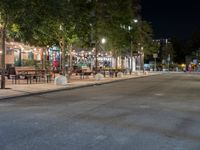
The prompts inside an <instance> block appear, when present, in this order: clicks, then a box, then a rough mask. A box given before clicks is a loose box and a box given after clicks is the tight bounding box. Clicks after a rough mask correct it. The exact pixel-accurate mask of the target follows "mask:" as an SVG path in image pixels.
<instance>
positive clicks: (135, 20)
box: [128, 19, 138, 75]
mask: <svg viewBox="0 0 200 150" xmlns="http://www.w3.org/2000/svg"><path fill="white" fill-rule="evenodd" d="M133 23H135V24H136V23H138V20H137V19H133ZM131 30H132V27H131V26H128V31H129V35H130V50H131V64H130V75H131V74H132V71H133V47H132V46H133V37H132V35H131Z"/></svg>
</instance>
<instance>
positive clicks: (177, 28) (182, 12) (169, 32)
mask: <svg viewBox="0 0 200 150" xmlns="http://www.w3.org/2000/svg"><path fill="white" fill-rule="evenodd" d="M141 5H142V18H143V19H144V20H147V21H149V22H151V25H152V27H153V30H154V35H155V38H171V37H177V38H181V39H185V38H187V37H188V36H189V35H190V34H191V33H192V32H193V31H195V30H197V29H199V30H200V1H199V0H142V3H141Z"/></svg>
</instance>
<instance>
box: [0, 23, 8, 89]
mask: <svg viewBox="0 0 200 150" xmlns="http://www.w3.org/2000/svg"><path fill="white" fill-rule="evenodd" d="M6 25H7V20H6V21H5V22H4V25H3V28H2V31H1V40H2V62H1V64H2V72H1V89H5V86H6V81H5V70H6V66H5V55H6V53H5V51H6V47H5V46H6V45H5V44H6Z"/></svg>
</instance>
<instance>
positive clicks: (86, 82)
mask: <svg viewBox="0 0 200 150" xmlns="http://www.w3.org/2000/svg"><path fill="white" fill-rule="evenodd" d="M156 74H158V73H153V72H150V73H149V74H148V75H144V74H143V73H141V74H140V75H131V76H130V75H126V76H124V77H123V78H110V77H107V78H105V79H103V80H101V81H96V80H95V79H94V78H93V77H90V78H89V79H79V78H72V79H71V81H70V83H69V84H67V85H66V86H58V85H55V84H54V82H53V81H52V82H51V83H39V84H38V83H37V84H36V83H34V84H25V83H24V84H12V83H11V81H7V82H6V83H7V84H6V89H0V100H2V99H7V98H14V97H19V96H28V95H34V94H42V93H48V92H54V91H61V90H71V89H75V88H81V87H88V86H93V85H101V84H107V83H112V82H117V81H122V80H127V79H132V78H139V77H146V76H151V75H156Z"/></svg>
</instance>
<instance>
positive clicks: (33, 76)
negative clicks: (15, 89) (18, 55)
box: [11, 67, 45, 84]
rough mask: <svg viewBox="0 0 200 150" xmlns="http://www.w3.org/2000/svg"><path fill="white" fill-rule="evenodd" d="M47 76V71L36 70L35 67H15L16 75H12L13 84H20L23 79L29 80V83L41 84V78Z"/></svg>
mask: <svg viewBox="0 0 200 150" xmlns="http://www.w3.org/2000/svg"><path fill="white" fill-rule="evenodd" d="M44 76H45V70H43V69H35V68H34V67H15V74H14V75H11V79H12V83H14V82H15V84H16V83H17V82H18V83H19V82H20V79H21V77H23V78H24V79H26V80H27V84H28V83H30V84H31V83H32V81H34V80H35V81H36V83H37V82H40V81H41V78H42V77H44Z"/></svg>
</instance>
